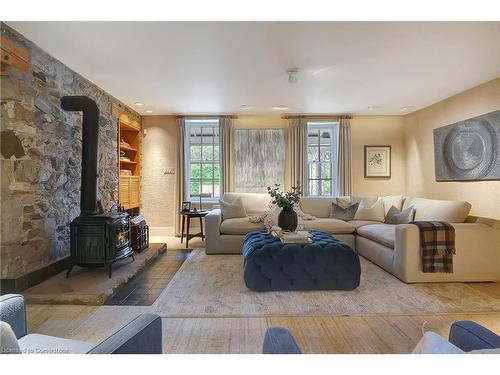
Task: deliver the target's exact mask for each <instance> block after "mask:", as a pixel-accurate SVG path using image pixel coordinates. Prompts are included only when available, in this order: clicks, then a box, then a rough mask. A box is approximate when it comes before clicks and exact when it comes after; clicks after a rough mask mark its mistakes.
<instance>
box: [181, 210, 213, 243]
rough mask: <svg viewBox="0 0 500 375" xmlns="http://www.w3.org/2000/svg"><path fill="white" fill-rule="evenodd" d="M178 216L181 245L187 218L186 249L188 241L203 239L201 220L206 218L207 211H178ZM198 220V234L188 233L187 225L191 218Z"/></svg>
mask: <svg viewBox="0 0 500 375" xmlns="http://www.w3.org/2000/svg"><path fill="white" fill-rule="evenodd" d="M179 214H180V215H181V216H182V227H181V243H182V241H183V240H184V228H185V227H186V225H185V223H186V218H187V228H186V249H187V248H188V244H189V240H190V239H191V238H194V237H201V239H205V235H204V234H203V218H204V217H205V216H207V214H208V211H180V212H179ZM197 217H199V218H200V232H198V233H195V234H190V233H189V224H190V222H191V219H192V218H197Z"/></svg>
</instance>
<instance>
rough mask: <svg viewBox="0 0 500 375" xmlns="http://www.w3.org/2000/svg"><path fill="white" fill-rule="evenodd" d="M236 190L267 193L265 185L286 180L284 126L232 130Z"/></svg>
mask: <svg viewBox="0 0 500 375" xmlns="http://www.w3.org/2000/svg"><path fill="white" fill-rule="evenodd" d="M234 135H235V137H234V152H235V168H234V170H235V191H237V192H240V193H267V188H266V186H274V184H281V185H283V183H284V180H285V172H284V171H285V133H284V130H283V129H236V130H235V132H234Z"/></svg>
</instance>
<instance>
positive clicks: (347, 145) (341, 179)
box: [337, 118, 352, 196]
mask: <svg viewBox="0 0 500 375" xmlns="http://www.w3.org/2000/svg"><path fill="white" fill-rule="evenodd" d="M338 150H339V152H338V164H337V167H338V169H337V192H338V195H339V196H343V195H351V188H352V185H351V120H350V119H348V118H341V119H340V120H339V147H338Z"/></svg>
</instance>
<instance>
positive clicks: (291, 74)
mask: <svg viewBox="0 0 500 375" xmlns="http://www.w3.org/2000/svg"><path fill="white" fill-rule="evenodd" d="M298 73H299V70H298V69H297V68H288V69H287V70H286V74H288V82H289V83H297V80H298V79H299V77H298Z"/></svg>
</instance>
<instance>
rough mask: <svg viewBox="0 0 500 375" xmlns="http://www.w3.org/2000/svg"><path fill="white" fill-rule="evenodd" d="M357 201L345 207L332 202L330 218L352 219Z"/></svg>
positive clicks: (356, 207) (357, 204) (356, 208)
mask: <svg viewBox="0 0 500 375" xmlns="http://www.w3.org/2000/svg"><path fill="white" fill-rule="evenodd" d="M358 206H359V203H354V204H351V205H350V206H347V207H342V206H339V205H338V204H335V203H332V211H331V212H330V218H332V219H338V220H344V221H349V220H352V219H354V216H355V215H356V211H357V210H358Z"/></svg>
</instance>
